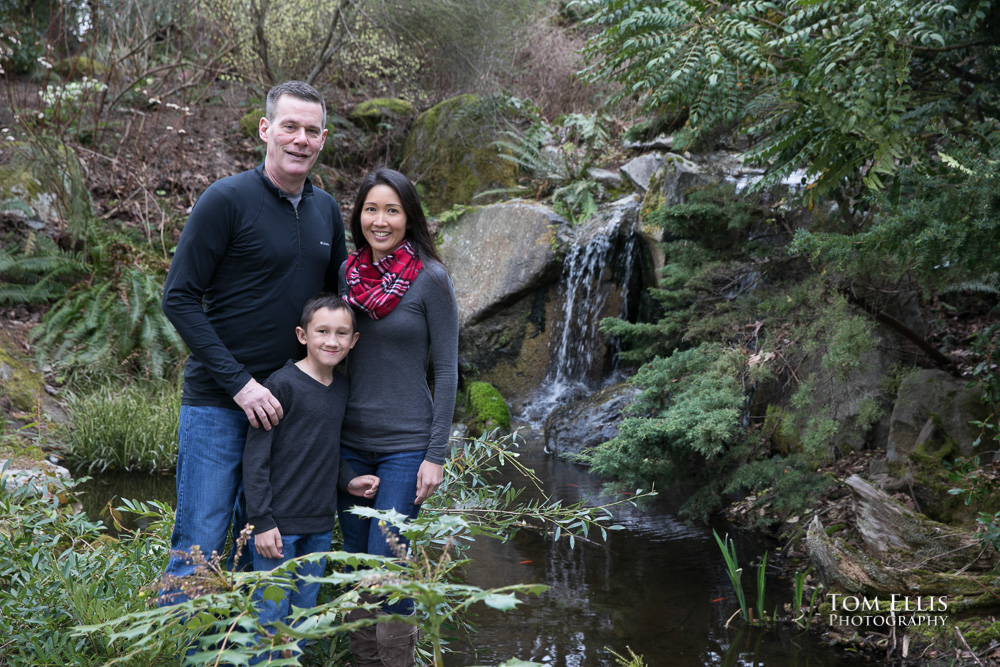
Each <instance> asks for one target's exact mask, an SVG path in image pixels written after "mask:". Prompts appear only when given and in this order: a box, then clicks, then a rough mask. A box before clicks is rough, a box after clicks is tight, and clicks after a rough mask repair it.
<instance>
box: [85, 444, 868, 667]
mask: <svg viewBox="0 0 1000 667" xmlns="http://www.w3.org/2000/svg"><path fill="white" fill-rule="evenodd" d="M528 433H529V438H528V439H527V440H526V441H525V442H524V443H523V444H522V445H521V447H520V448H519V451H520V454H521V460H522V462H523V463H525V464H526V465H527V466H528V467H530V468H533V469H534V470H535V472H536V473H537V474H538V476H539V477H540V479H541V480H542V482H543V485H544V490H545V492H546V493H547V494H548V495H550V496H551V497H553V498H561V499H563V500H564V501H565V502H567V503H572V502H576V501H578V500H581V499H585V498H588V497H591V498H596V497H597V496H598V494H599V493H600V486H601V485H600V481H599V480H598V479H596V478H594V477H593V476H592V475H590V474H588V473H587V472H586V470H585V469H583V468H581V467H579V466H576V465H573V464H571V463H567V462H565V461H562V460H559V459H555V458H553V457H550V456H547V455H546V454H544V453H543V452H542V446H541V443H538V442H534V441H532V440H531V438H530V431H528ZM173 485H174V480H173V477H171V476H154V477H149V476H144V475H100V476H96V477H94V478H93V479H92V480H90V481H88V482H87V483H86V484H85V489H86V490H87V494H86V495H85V496H84V507H85V510H86V511H87V512H88V513H89V514H90V515H91V516H97V515H98V514H99V513H100V512H101V511H102V510H103V508H104V507H106V505H107V504H108V501H109V500H110V499H111V498H113V497H116V496H117V497H122V498H134V499H150V498H157V499H160V500H165V501H167V502H170V503H173V500H174V486H173ZM104 519H105V521H107V517H106V516H105V517H104ZM616 521H617V523H618V524H619V525H622V526H623V527H624V528H625V529H624V530H621V531H610V532H609V535H608V540H607V541H606V542H603V541H599V536H596V537H597V538H598V541H595V542H589V543H588V542H582V541H577V543H576V546H575V548H570V547H569V544H568V542H567V541H566V540H560V541H559V542H553V541H552V540H551V539H548V538H546V537H544V536H541V535H538V534H534V533H529V532H523V533H521V534H519V535H518V536H517V537H516V538H515V539H514V540H511V541H510V542H507V543H500V542H498V541H496V540H489V539H485V538H484V539H481V540H480V541H479V542H477V543H476V544H474V545H473V547H472V548H471V550H470V552H469V556H470V557H471V558H472V563H471V564H470V565H469V566H468V567H467V569H466V573H465V575H466V578H467V582H468V583H470V584H474V585H476V586H479V587H482V588H491V587H498V586H505V585H509V584H514V583H541V584H545V585H546V586H548V587H549V589H548V591H546V592H545V593H543V594H542V595H540V596H538V597H530V596H529V597H527V598H526V599H525V601H524V603H523V604H522V605H521V606H519V607H518V608H517V609H515V610H513V611H510V612H506V613H502V612H495V611H493V610H490V609H487V608H485V607H484V608H481V609H479V610H478V611H477V615H476V616H475V617H474V618H473V619H471V620H472V621H473V623H474V625H475V628H476V629H475V632H474V634H473V635H472V636H471V637H470V638H467V639H462V640H459V641H454V642H452V644H451V645H450V648H451V649H452V652H451V653H450V654H448V655H447V657H446V659H445V662H446V665H448V667H465V666H469V665H498V664H500V663H502V662H503V661H505V660H508V659H510V658H512V657H516V658H520V659H522V660H531V661H534V662H539V663H543V664H546V665H554V666H556V665H557V666H560V667H604V666H608V667H612V666H614V665H617V664H618V663H617V662H616V659H615V656H614V655H613V654H612V651H613V652H615V653H618V654H619V655H623V656H627V655H628V651H629V650H630V649H631V650H632V651H634V652H635V653H636V654H638V655H642V656H643V657H644V659H645V661H646V665H647V666H648V667H661V666H666V667H669V666H672V665H678V666H679V665H758V666H767V665H780V666H782V667H789V666H796V665H802V666H805V665H810V666H813V667H847V666H848V665H854V664H857V657H856V656H854V657H851V656H846V655H842V654H838V653H836V652H834V650H833V649H830V648H829V647H827V646H826V645H824V644H823V643H822V641H821V639H820V638H819V637H817V636H813V635H808V634H802V633H795V632H791V631H788V630H783V631H772V632H763V633H760V632H752V633H749V634H748V633H745V632H744V633H741V632H740V630H739V626H740V623H739V621H738V620H736V619H734V620H733V622H732V626H733V627H730V628H727V627H726V622H727V620H728V619H729V618H730V617H731V616H732V615H733V613H734V612H735V611H736V610H737V609H738V605H737V602H736V600H735V598H734V595H733V591H732V588H731V586H730V584H729V580H728V578H727V575H726V569H725V563H724V561H723V558H722V555H721V552H720V551H719V548H718V546H717V545H716V543H715V539H714V537H713V536H712V529H711V528H710V527H706V526H702V525H696V526H691V525H688V524H686V523H684V522H683V521H681V520H680V519H679V518H678V517H677V516H676V513H675V505H674V504H672V503H671V502H670V500H668V499H665V498H660V499H657V500H655V501H653V502H652V503H650V504H648V505H647V506H645V507H643V508H641V509H637V508H632V507H627V506H626V508H625V509H622V510H621V511H618V512H617V514H616ZM718 530H719V531H720V534H721V532H724V530H725V528H724V527H721V526H720V527H718ZM733 538H734V541H735V543H736V548H737V553H738V555H739V559H740V563H741V564H743V565H746V564H747V563H750V562H752V561H753V562H755V561H756V560H759V557H760V556H761V555H762V554H763V552H764V549H765V548H766V547H764V546H763V545H761V544H760V543H757V542H755V541H754V540H752V539H749V538H748V537H747V536H741V535H733ZM748 569H749V568H748ZM747 585H749V580H747ZM767 591H768V596H769V598H768V603H767V609H768V610H769V611H770V610H773V609H774V604H775V603H777V604H782V603H783V602H787V601H788V597H789V596H790V591H791V583H790V582H789V581H787V580H782V579H778V578H777V577H776V576H770V577H769V578H768V582H767ZM771 595H776V596H777V599H776V601H772V600H771V598H770V596H771Z"/></svg>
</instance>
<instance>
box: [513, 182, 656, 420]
mask: <svg viewBox="0 0 1000 667" xmlns="http://www.w3.org/2000/svg"><path fill="white" fill-rule="evenodd" d="M637 213H638V204H637V202H635V200H634V198H631V197H629V198H626V199H623V200H621V201H619V202H615V203H614V204H613V205H612V208H611V210H610V212H609V213H605V215H604V216H602V217H599V218H597V219H595V220H594V221H592V222H591V223H590V224H588V225H585V226H583V227H582V228H579V229H577V230H576V233H575V237H576V239H575V242H574V244H573V246H572V248H570V249H569V251H568V252H567V253H566V255H565V257H564V258H563V269H562V275H561V277H560V286H559V299H560V302H561V307H560V308H559V318H558V320H557V321H556V322H554V327H555V328H554V330H553V334H552V338H551V341H552V342H551V343H550V349H549V357H550V361H549V372H548V375H547V376H546V378H545V380H544V382H543V383H542V385H541V386H540V387H539V388H538V389H537V390H536V391H535V393H534V394H533V396H532V397H531V398H530V399H529V400H528V401H527V402H526V403H525V406H524V410H523V413H522V415H521V417H522V418H523V419H525V420H526V421H528V422H530V423H533V424H538V423H541V422H543V421H544V420H545V418H546V417H547V416H548V415H549V414H550V413H551V412H552V411H553V410H554V409H555V408H557V407H558V406H560V405H562V404H564V403H566V402H568V401H571V400H574V399H577V398H580V397H582V396H585V395H587V394H590V393H592V392H593V391H595V390H596V389H598V388H600V386H601V385H602V384H605V383H606V382H607V381H608V380H609V379H610V378H612V377H613V374H614V365H615V353H616V352H617V345H616V342H615V341H609V340H608V339H607V336H605V335H604V334H602V333H601V331H600V329H599V326H598V325H599V323H600V321H601V320H602V319H604V318H605V317H622V318H624V317H626V316H627V314H628V306H629V301H630V299H629V297H630V294H629V286H630V285H631V283H632V279H633V267H634V265H635V264H636V261H637V260H636V259H635V256H636V254H637V245H636V233H637V232H636V226H637V224H638V222H637V221H638V215H637Z"/></svg>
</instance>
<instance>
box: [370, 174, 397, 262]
mask: <svg viewBox="0 0 1000 667" xmlns="http://www.w3.org/2000/svg"><path fill="white" fill-rule="evenodd" d="M361 233H362V234H364V235H365V241H367V242H368V245H370V246H371V248H372V259H374V260H375V261H376V262H378V261H381V260H382V259H384V258H385V257H386V256H387V255H389V254H390V253H391V252H392V251H393V250H395V249H396V248H398V247H399V246H400V245H401V244H402V243H403V241H404V239H405V238H406V213H404V212H403V205H402V204H401V203H400V201H399V195H397V194H396V191H395V190H393V189H392V188H390V187H389V186H388V185H376V186H374V187H372V189H371V190H369V191H368V194H367V195H366V196H365V204H364V206H363V207H362V209H361Z"/></svg>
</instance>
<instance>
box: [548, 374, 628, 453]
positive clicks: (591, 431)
mask: <svg viewBox="0 0 1000 667" xmlns="http://www.w3.org/2000/svg"><path fill="white" fill-rule="evenodd" d="M638 394H639V390H638V389H637V388H635V387H633V386H632V385H630V384H629V383H627V382H621V383H619V384H614V385H611V386H610V387H605V388H604V389H602V390H601V391H599V392H597V393H596V394H594V395H593V396H589V397H587V398H585V399H582V400H580V401H576V402H574V403H568V404H566V405H564V406H562V407H560V408H558V409H557V410H556V411H555V412H553V413H552V414H551V415H550V416H549V418H548V420H546V422H545V451H546V452H548V453H550V454H579V453H580V452H581V451H582V450H584V449H586V448H587V447H596V446H597V445H600V444H601V443H604V442H607V441H608V440H611V439H612V438H614V437H615V436H616V435H618V424H620V423H621V421H622V410H624V409H625V408H626V407H627V406H628V405H629V404H630V403H633V402H635V398H636V396H637V395H638Z"/></svg>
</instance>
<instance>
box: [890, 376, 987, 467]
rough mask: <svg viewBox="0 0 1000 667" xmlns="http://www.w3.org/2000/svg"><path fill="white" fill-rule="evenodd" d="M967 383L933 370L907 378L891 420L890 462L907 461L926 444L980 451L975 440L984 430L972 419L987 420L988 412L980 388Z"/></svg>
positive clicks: (955, 450) (970, 452)
mask: <svg viewBox="0 0 1000 667" xmlns="http://www.w3.org/2000/svg"><path fill="white" fill-rule="evenodd" d="M966 384H967V383H966V382H965V381H963V380H959V379H957V378H954V377H952V376H951V375H949V374H948V373H945V372H944V371H939V370H933V369H923V370H919V371H914V372H913V373H910V374H909V375H907V376H906V377H904V378H903V380H902V382H900V385H899V392H898V394H897V395H896V403H895V405H894V406H893V409H892V416H891V417H890V421H889V441H888V446H887V448H886V457H887V458H888V460H889V462H890V463H896V462H900V461H904V460H906V458H907V457H908V456H909V455H910V454H911V453H912V452H914V451H915V450H917V449H918V448H920V447H921V446H925V445H926V446H930V447H932V448H934V449H935V450H941V449H943V448H947V449H951V450H953V452H952V453H955V454H958V453H961V454H962V455H964V456H971V455H973V454H975V453H976V451H975V450H974V449H973V447H972V443H973V442H975V440H976V438H978V437H979V432H980V431H979V428H977V427H976V426H973V425H972V424H971V423H970V422H971V421H973V420H984V419H986V418H987V414H988V411H987V410H986V406H984V405H983V404H982V403H981V402H980V400H979V394H978V393H977V392H976V390H975V389H974V388H969V387H967V386H966Z"/></svg>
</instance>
